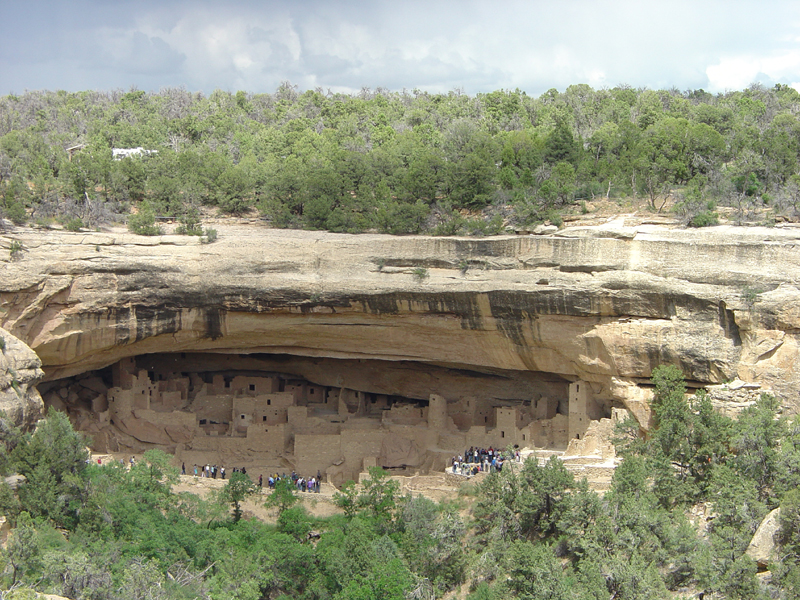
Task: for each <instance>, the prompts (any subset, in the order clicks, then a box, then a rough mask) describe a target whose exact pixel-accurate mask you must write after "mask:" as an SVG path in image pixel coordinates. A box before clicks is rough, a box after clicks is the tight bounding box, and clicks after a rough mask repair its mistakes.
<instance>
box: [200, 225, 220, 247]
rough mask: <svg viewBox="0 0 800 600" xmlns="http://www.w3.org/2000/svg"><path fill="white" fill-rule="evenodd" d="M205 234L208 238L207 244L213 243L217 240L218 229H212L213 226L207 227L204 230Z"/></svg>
mask: <svg viewBox="0 0 800 600" xmlns="http://www.w3.org/2000/svg"><path fill="white" fill-rule="evenodd" d="M203 235H204V236H205V238H206V240H205V243H206V244H213V243H214V242H216V241H217V230H216V229H212V228H211V227H207V228H206V230H205V231H204V232H203Z"/></svg>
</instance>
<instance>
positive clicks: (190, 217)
mask: <svg viewBox="0 0 800 600" xmlns="http://www.w3.org/2000/svg"><path fill="white" fill-rule="evenodd" d="M178 222H179V223H180V225H178V226H177V227H176V228H175V233H177V234H178V235H203V228H202V227H201V226H200V218H199V216H198V213H197V209H194V208H192V209H189V210H188V211H187V212H186V214H184V215H182V216H181V217H180V218H179V219H178Z"/></svg>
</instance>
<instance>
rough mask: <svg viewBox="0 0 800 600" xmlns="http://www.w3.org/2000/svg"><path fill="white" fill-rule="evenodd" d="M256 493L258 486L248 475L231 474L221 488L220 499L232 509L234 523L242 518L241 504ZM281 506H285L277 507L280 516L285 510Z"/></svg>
mask: <svg viewBox="0 0 800 600" xmlns="http://www.w3.org/2000/svg"><path fill="white" fill-rule="evenodd" d="M279 483H280V482H279ZM276 491H277V489H276ZM257 492H258V486H257V485H255V484H254V483H253V482H252V480H251V479H250V477H249V475H247V474H246V473H240V472H239V471H237V472H235V473H231V477H230V479H229V480H228V483H227V484H225V487H224V488H222V498H223V499H224V500H225V502H227V503H228V504H230V505H231V507H232V508H233V522H234V523H237V522H238V521H239V519H241V518H242V507H241V504H242V502H244V501H245V500H246V499H247V498H248V497H249V496H252V495H253V494H255V493H257ZM273 493H275V492H273ZM268 502H269V500H268ZM281 506H285V504H284V505H278V511H279V513H280V514H281V515H282V514H283V512H284V510H285V508H281Z"/></svg>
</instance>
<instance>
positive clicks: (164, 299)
mask: <svg viewBox="0 0 800 600" xmlns="http://www.w3.org/2000/svg"><path fill="white" fill-rule="evenodd" d="M624 223H625V221H623V220H618V221H617V222H614V223H610V224H608V225H606V226H602V227H599V228H598V227H594V228H592V227H573V228H568V229H565V230H562V231H560V232H558V233H557V234H555V235H540V236H508V237H498V238H490V239H463V238H431V237H391V236H382V235H358V236H351V235H340V234H330V233H320V232H304V231H280V230H272V229H266V228H260V227H257V226H254V227H249V228H247V227H236V226H225V225H220V226H219V227H218V229H219V233H220V238H219V241H217V242H216V243H214V244H210V245H202V244H200V243H199V242H198V240H197V239H196V238H189V237H181V236H161V237H156V238H144V237H140V236H135V235H132V234H129V233H125V232H121V231H113V232H109V233H79V234H76V233H67V232H52V231H37V230H32V229H27V228H19V229H15V230H13V231H11V232H10V233H7V234H5V235H4V236H0V245H2V246H4V247H7V246H9V245H10V240H11V239H15V240H19V241H20V242H21V243H22V245H23V248H24V251H23V253H22V257H21V258H20V259H18V260H15V261H8V260H7V259H5V260H6V261H7V262H6V263H5V264H4V265H3V267H2V268H3V277H2V279H0V325H2V326H4V327H5V328H6V329H8V330H9V331H11V332H12V333H14V334H15V335H16V336H18V337H19V338H20V339H22V340H24V341H25V342H27V343H28V344H29V345H30V346H31V347H32V348H33V349H34V350H35V351H36V352H37V353H38V354H39V356H40V357H41V359H42V363H43V368H44V370H45V374H46V379H47V380H52V379H58V378H62V377H65V376H70V375H74V374H77V373H81V372H84V371H88V370H93V369H97V368H100V367H104V366H107V365H110V364H112V363H115V362H117V361H118V360H120V359H121V358H123V357H126V356H133V355H139V354H145V353H153V352H181V351H213V352H227V353H237V354H242V353H255V352H261V353H270V354H291V355H298V356H305V357H331V358H338V359H352V360H362V359H378V360H384V361H412V362H414V363H427V364H432V365H440V366H444V367H456V368H460V369H471V370H486V371H487V372H491V371H492V370H493V369H502V370H506V371H509V370H510V371H518V372H544V373H548V374H554V375H556V376H560V377H563V378H564V379H567V380H569V381H574V380H578V379H582V380H586V381H590V382H595V383H598V384H600V385H601V386H603V387H604V389H605V390H606V392H607V395H608V396H609V397H612V398H614V399H615V401H616V402H619V403H620V404H625V405H626V406H627V402H628V398H629V397H630V400H631V406H628V408H629V409H630V410H631V412H632V413H633V414H634V415H635V416H636V417H637V418H639V419H641V420H644V419H646V418H647V416H648V415H647V414H646V411H645V409H644V408H643V406H642V394H641V393H640V392H639V391H638V390H640V389H641V388H639V387H638V384H639V383H643V382H645V381H646V379H647V378H648V377H649V376H650V374H651V372H652V369H653V368H654V367H655V366H657V365H658V364H663V363H673V364H676V365H678V366H679V367H680V368H681V369H682V370H683V372H684V374H685V375H686V377H687V379H689V380H690V383H692V384H696V385H701V384H708V383H720V382H722V381H724V380H730V379H734V378H736V377H740V378H742V379H745V380H748V381H752V380H756V381H759V382H761V383H763V384H764V385H765V387H768V388H771V389H774V390H775V391H776V392H778V393H780V394H782V395H783V397H784V398H785V400H786V402H787V403H788V404H789V405H790V406H791V407H793V408H796V407H797V406H799V405H800V397H798V390H800V385H798V384H800V373H798V372H797V370H796V367H795V364H796V363H797V362H798V361H797V358H798V348H799V347H800V346H799V345H798V335H800V334H798V331H800V310H799V309H798V308H797V307H798V306H800V303H799V302H798V300H799V299H800V292H799V291H798V287H797V286H798V282H800V253H798V251H797V249H796V247H797V242H798V239H800V232H796V231H793V230H789V229H787V230H781V229H778V228H774V229H766V228H735V227H714V228H709V229H706V230H691V231H688V230H678V229H674V230H670V229H666V228H664V227H661V226H656V225H638V226H625V225H624ZM465 263H466V264H469V265H470V268H469V269H468V270H467V272H466V273H465V274H462V273H461V271H460V266H461V265H463V264H465ZM418 268H423V269H427V275H428V276H427V277H424V278H419V277H415V275H414V269H418ZM747 290H755V291H756V293H755V296H756V298H755V301H753V293H746V292H747ZM631 384H637V385H631ZM626 385H627V387H626ZM625 390H628V391H627V392H626V391H625Z"/></svg>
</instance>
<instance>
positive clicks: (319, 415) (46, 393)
mask: <svg viewBox="0 0 800 600" xmlns="http://www.w3.org/2000/svg"><path fill="white" fill-rule="evenodd" d="M207 356H208V355H206V356H205V357H204V358H207ZM206 364H207V363H206ZM203 368H206V367H204V366H203V365H202V364H201V361H199V360H197V359H196V357H193V356H192V355H191V354H189V355H188V356H187V355H186V354H181V355H180V359H178V358H177V355H168V354H167V355H149V356H139V357H136V358H133V357H131V358H125V359H123V360H121V361H119V362H117V363H116V364H114V365H113V366H112V367H110V368H108V369H105V370H103V371H99V372H94V373H85V374H82V375H80V376H77V377H74V378H69V379H65V380H60V381H54V382H47V383H45V384H42V385H41V386H40V389H42V391H43V397H44V401H45V404H46V405H47V406H53V407H55V408H56V409H58V410H65V411H66V412H67V413H68V414H69V415H70V418H71V419H72V421H73V423H74V424H75V425H76V427H77V428H78V429H80V430H82V431H84V432H85V433H87V434H88V435H89V436H90V437H91V438H92V440H93V442H92V443H93V450H95V451H97V452H116V453H137V452H141V451H143V450H145V449H147V448H150V447H159V448H162V449H164V450H166V451H168V452H170V453H174V454H175V456H176V458H177V460H178V461H181V462H184V463H186V464H187V468H191V466H192V465H193V464H205V463H209V462H210V463H216V464H222V465H226V466H228V467H229V468H230V467H233V466H246V467H247V469H248V471H250V472H254V473H255V472H258V473H263V474H267V473H271V472H289V471H292V470H294V471H297V472H298V473H306V474H312V473H313V474H315V473H316V472H317V471H320V472H322V473H324V474H325V477H326V480H327V481H329V482H331V483H333V484H335V485H341V484H342V483H344V482H345V481H347V480H348V479H354V480H357V479H358V475H359V473H361V472H363V471H364V470H366V468H367V467H369V466H373V465H378V466H382V467H384V468H387V469H390V470H393V471H395V472H398V473H403V472H407V473H409V474H410V473H428V472H430V471H434V470H442V469H444V468H445V467H446V466H447V465H449V462H450V459H451V458H452V457H453V456H455V455H458V454H461V453H463V452H464V450H465V449H466V448H469V447H470V446H475V447H487V448H488V447H490V446H491V447H495V448H507V447H509V446H512V447H513V446H516V447H521V448H525V447H528V448H534V447H535V448H547V449H556V450H564V449H566V448H567V446H568V444H569V442H570V440H573V441H574V442H581V438H584V437H585V435H586V434H587V430H590V428H591V429H592V430H594V429H597V427H598V426H599V425H600V424H601V419H602V423H606V422H608V418H607V417H609V416H610V409H609V404H608V402H607V401H603V400H601V399H600V398H599V397H598V396H597V393H596V391H595V390H594V389H593V387H592V384H591V383H588V382H585V381H575V382H572V383H570V382H566V381H565V382H563V385H562V386H561V388H556V389H562V390H563V394H562V395H561V396H560V397H556V396H554V395H552V388H551V389H549V390H548V391H549V392H550V394H551V395H542V394H537V393H534V391H533V390H531V395H530V397H529V398H528V399H520V400H510V399H499V398H494V397H486V396H480V397H479V396H463V395H462V396H460V397H452V398H446V397H445V396H444V395H440V394H431V395H430V396H429V397H428V398H427V400H423V399H414V398H406V397H402V396H396V395H388V394H381V393H371V392H368V391H363V390H355V389H350V388H347V387H338V386H332V385H320V384H315V383H312V382H310V381H307V380H305V379H302V378H298V377H297V376H293V375H287V374H285V373H277V372H276V373H268V372H253V371H246V370H235V369H231V370H223V371H216V372H215V371H211V370H200V369H203ZM193 369H194V370H193ZM598 391H599V390H598ZM606 428H607V427H603V429H606ZM590 433H591V432H590ZM589 437H590V439H589V440H587V441H586V442H584V444H585V443H589V444H591V443H592V442H591V439H592V438H594V436H592V435H590V436H589ZM576 447H578V446H576Z"/></svg>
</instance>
